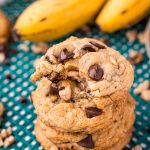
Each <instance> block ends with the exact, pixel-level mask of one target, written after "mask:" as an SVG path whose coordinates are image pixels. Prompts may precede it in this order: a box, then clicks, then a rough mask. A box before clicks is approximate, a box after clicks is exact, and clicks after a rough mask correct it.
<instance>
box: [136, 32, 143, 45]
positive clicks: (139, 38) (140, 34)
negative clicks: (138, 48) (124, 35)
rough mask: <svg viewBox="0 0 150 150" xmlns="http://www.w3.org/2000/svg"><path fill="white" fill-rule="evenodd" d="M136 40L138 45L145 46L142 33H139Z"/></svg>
mask: <svg viewBox="0 0 150 150" xmlns="http://www.w3.org/2000/svg"><path fill="white" fill-rule="evenodd" d="M137 38H138V40H139V42H140V43H142V44H145V38H144V32H141V33H139V34H138V35H137Z"/></svg>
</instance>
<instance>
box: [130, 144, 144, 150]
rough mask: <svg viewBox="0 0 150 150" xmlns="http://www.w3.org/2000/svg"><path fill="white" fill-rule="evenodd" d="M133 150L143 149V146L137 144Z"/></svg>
mask: <svg viewBox="0 0 150 150" xmlns="http://www.w3.org/2000/svg"><path fill="white" fill-rule="evenodd" d="M132 150H142V147H141V146H140V145H136V146H134V147H133V148H132Z"/></svg>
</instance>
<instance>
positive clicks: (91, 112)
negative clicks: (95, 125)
mask: <svg viewBox="0 0 150 150" xmlns="http://www.w3.org/2000/svg"><path fill="white" fill-rule="evenodd" d="M85 113H86V116H87V117H88V118H93V117H96V116H99V115H101V114H102V110H101V109H98V108H96V107H87V108H85Z"/></svg>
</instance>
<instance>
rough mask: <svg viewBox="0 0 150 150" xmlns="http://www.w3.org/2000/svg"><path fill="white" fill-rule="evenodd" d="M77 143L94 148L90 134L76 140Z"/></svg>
mask: <svg viewBox="0 0 150 150" xmlns="http://www.w3.org/2000/svg"><path fill="white" fill-rule="evenodd" d="M77 144H78V145H80V146H82V147H86V148H94V142H93V140H92V136H91V135H90V134H89V135H88V136H87V137H86V138H85V139H83V140H81V141H79V142H77Z"/></svg>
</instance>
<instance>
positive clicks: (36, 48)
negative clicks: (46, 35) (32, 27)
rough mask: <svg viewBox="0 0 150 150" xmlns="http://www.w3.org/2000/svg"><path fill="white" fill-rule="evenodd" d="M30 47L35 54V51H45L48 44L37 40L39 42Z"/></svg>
mask: <svg viewBox="0 0 150 150" xmlns="http://www.w3.org/2000/svg"><path fill="white" fill-rule="evenodd" d="M31 49H32V51H33V52H34V53H36V54H37V53H46V51H47V50H48V45H47V44H46V43H43V42H39V43H36V44H34V45H32V47H31Z"/></svg>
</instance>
